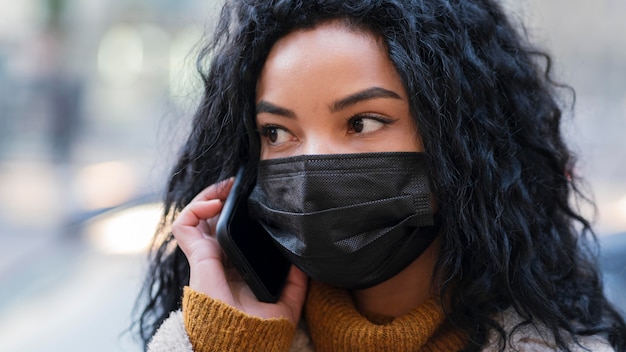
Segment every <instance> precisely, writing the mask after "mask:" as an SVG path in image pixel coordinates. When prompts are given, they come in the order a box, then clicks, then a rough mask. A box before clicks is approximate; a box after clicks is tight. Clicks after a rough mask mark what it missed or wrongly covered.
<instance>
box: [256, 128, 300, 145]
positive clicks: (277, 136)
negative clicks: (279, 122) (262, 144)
mask: <svg viewBox="0 0 626 352" xmlns="http://www.w3.org/2000/svg"><path fill="white" fill-rule="evenodd" d="M261 138H262V139H265V140H266V141H267V142H268V143H269V144H272V145H278V144H281V143H285V142H288V141H290V140H293V139H294V136H293V135H292V134H291V133H290V132H289V131H287V130H286V129H284V128H282V127H279V126H273V125H267V126H264V127H263V128H262V129H261Z"/></svg>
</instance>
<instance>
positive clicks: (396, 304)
mask: <svg viewBox="0 0 626 352" xmlns="http://www.w3.org/2000/svg"><path fill="white" fill-rule="evenodd" d="M438 248H439V246H438V241H437V240H435V241H434V242H433V243H432V244H431V245H430V247H428V249H426V251H425V252H424V253H422V255H420V256H419V257H418V258H417V259H416V260H415V261H414V262H413V263H411V264H409V266H408V267H406V268H405V269H404V270H402V271H401V272H399V273H398V274H396V275H395V276H393V277H392V278H390V279H389V280H387V281H384V282H382V283H380V284H378V285H376V286H373V287H370V288H366V289H363V290H355V291H352V297H353V299H354V302H355V305H356V307H357V309H358V310H359V311H361V312H362V313H364V314H365V315H377V316H387V317H394V318H395V317H399V316H402V315H404V314H406V313H408V312H409V311H411V310H412V309H413V308H415V307H418V306H420V305H422V304H423V303H424V302H425V301H426V300H427V299H429V298H430V297H432V296H433V289H432V274H433V268H434V266H435V262H436V260H437V252H438V251H437V249H438Z"/></svg>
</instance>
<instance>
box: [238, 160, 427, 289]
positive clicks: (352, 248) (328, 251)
mask: <svg viewBox="0 0 626 352" xmlns="http://www.w3.org/2000/svg"><path fill="white" fill-rule="evenodd" d="M425 159H426V158H425V155H424V154H423V153H417V152H395V153H363V154H329V155H301V156H296V157H290V158H284V159H272V160H262V161H261V162H260V163H259V168H258V175H257V183H256V186H255V188H254V190H253V191H252V193H251V195H250V198H249V206H250V211H251V214H252V216H253V217H254V218H256V219H258V220H259V222H260V223H261V225H262V226H263V227H264V228H265V229H266V230H267V231H268V233H269V234H270V235H271V237H272V238H273V239H274V240H275V242H276V243H277V245H278V247H279V248H280V249H281V250H282V251H283V253H284V254H285V256H286V257H287V258H288V259H289V260H290V261H291V262H292V263H293V264H294V265H296V266H297V267H298V268H300V270H302V271H303V272H305V273H306V274H307V275H308V276H309V277H311V278H312V279H314V280H317V281H320V282H325V283H328V284H331V285H335V286H338V287H343V288H347V289H362V288H367V287H371V286H374V285H376V284H379V283H381V282H383V281H385V280H387V279H389V278H391V277H392V276H394V275H396V274H397V273H398V272H400V271H402V269H404V268H405V267H406V266H408V265H409V264H410V263H412V262H413V261H414V260H415V259H417V257H419V256H420V255H421V254H422V253H423V252H424V251H425V250H426V248H427V247H428V246H429V245H430V244H431V243H432V241H433V240H434V238H435V231H434V230H433V228H432V225H433V211H432V207H431V192H430V188H429V184H428V178H427V176H426V162H425Z"/></svg>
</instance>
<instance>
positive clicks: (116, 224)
mask: <svg viewBox="0 0 626 352" xmlns="http://www.w3.org/2000/svg"><path fill="white" fill-rule="evenodd" d="M219 3H221V0H216V1H213V0H204V1H196V0H151V1H148V0H107V1H105V0H84V1H78V0H20V1H11V0H0V351H11V352H13V351H66V352H67V351H83V350H89V351H138V350H139V349H140V348H139V345H138V344H137V343H136V342H135V341H133V339H132V338H131V336H129V334H127V333H126V332H125V330H126V329H127V328H128V327H129V326H130V322H131V320H130V319H131V312H132V308H133V304H134V300H135V297H136V295H137V292H138V290H139V287H140V285H141V280H142V277H143V271H144V270H145V269H146V259H145V256H146V248H147V246H148V243H149V240H150V237H151V235H152V234H153V231H154V229H155V226H156V224H157V221H158V216H159V210H160V209H159V206H158V203H157V200H158V197H159V192H160V191H161V190H162V188H163V185H164V182H165V178H166V176H167V173H168V171H169V167H170V165H171V161H172V157H173V155H174V154H175V153H176V151H177V149H178V146H179V145H180V144H181V142H182V138H183V136H184V135H185V132H186V131H187V128H188V123H189V121H190V118H191V114H192V113H193V110H194V108H195V103H196V101H197V97H198V94H199V93H200V90H199V87H200V85H199V80H198V77H197V76H196V74H195V66H194V65H195V55H196V50H197V49H198V46H197V45H198V43H199V42H200V41H201V38H202V36H203V33H204V32H205V30H206V29H207V28H212V25H213V22H214V18H215V17H216V12H217V9H219ZM504 3H505V4H506V6H507V7H508V8H509V9H510V11H512V13H513V14H514V19H515V20H521V21H524V22H525V24H526V28H527V31H528V35H529V36H530V37H531V38H532V40H533V41H534V42H536V43H538V44H540V45H541V46H542V47H543V48H545V49H547V50H548V51H549V52H550V53H552V55H553V57H554V59H555V62H554V65H555V68H554V69H555V72H556V77H557V80H558V81H560V82H564V83H567V84H570V85H571V86H573V87H574V89H575V90H576V92H577V95H576V105H575V109H574V110H566V111H565V114H566V117H565V118H564V124H565V130H566V133H567V137H568V140H569V142H570V143H571V146H572V147H573V149H574V150H575V151H576V153H577V155H578V161H579V170H578V171H579V173H580V174H582V175H584V176H585V177H586V179H587V181H588V191H589V192H593V193H592V194H593V195H594V200H595V201H596V203H597V216H596V223H595V224H596V227H595V228H596V230H597V232H598V234H599V236H601V238H602V240H603V241H606V243H610V244H611V245H609V247H611V248H609V250H608V251H607V253H609V252H610V254H611V255H612V256H613V257H614V258H619V259H621V260H625V259H624V258H626V251H624V248H626V243H625V241H623V240H621V239H620V238H624V235H621V237H620V236H618V234H626V137H625V136H626V21H624V20H623V18H624V17H625V16H626V1H623V0H598V1H585V0H506V1H504ZM571 100H572V97H571V96H568V95H564V102H565V103H571ZM584 209H585V212H586V213H587V214H591V209H589V208H586V207H585V208H584ZM618 237H619V238H618ZM614 244H621V247H619V246H617V245H614ZM616 248H618V249H617V250H616ZM619 248H622V249H621V252H620V250H619ZM611 250H614V251H613V252H611ZM612 260H613V259H612ZM615 260H617V259H615ZM615 260H613V262H611V263H610V264H609V265H608V266H609V267H611V268H614V270H613V271H612V272H611V273H609V274H607V278H608V279H609V280H610V281H611V283H612V284H613V286H612V292H610V295H611V297H612V298H613V299H614V300H616V301H620V303H621V304H626V302H625V300H626V298H624V296H625V295H626V294H624V291H623V290H621V289H624V290H626V286H624V284H623V283H624V281H626V279H624V278H625V277H626V263H624V262H622V264H616V262H615ZM611 265H613V266H611ZM620 280H621V281H620ZM620 285H621V286H620ZM622 307H626V305H623V306H622Z"/></svg>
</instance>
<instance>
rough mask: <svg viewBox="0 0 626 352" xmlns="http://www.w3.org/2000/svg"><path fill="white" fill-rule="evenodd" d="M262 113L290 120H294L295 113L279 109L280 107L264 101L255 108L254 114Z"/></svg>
mask: <svg viewBox="0 0 626 352" xmlns="http://www.w3.org/2000/svg"><path fill="white" fill-rule="evenodd" d="M262 112H266V113H268V114H274V115H279V116H284V117H288V118H291V119H295V118H296V113H295V112H293V111H292V110H289V109H285V108H281V107H280V106H277V105H274V104H272V103H270V102H267V101H265V100H261V101H260V102H259V103H258V104H257V106H256V113H257V114H260V113H262Z"/></svg>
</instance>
